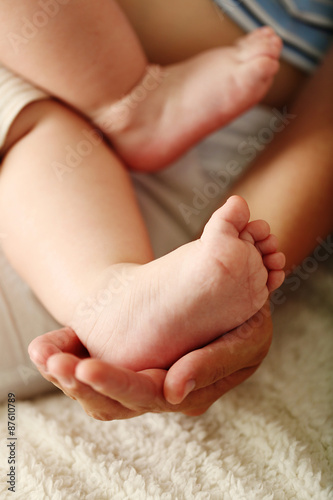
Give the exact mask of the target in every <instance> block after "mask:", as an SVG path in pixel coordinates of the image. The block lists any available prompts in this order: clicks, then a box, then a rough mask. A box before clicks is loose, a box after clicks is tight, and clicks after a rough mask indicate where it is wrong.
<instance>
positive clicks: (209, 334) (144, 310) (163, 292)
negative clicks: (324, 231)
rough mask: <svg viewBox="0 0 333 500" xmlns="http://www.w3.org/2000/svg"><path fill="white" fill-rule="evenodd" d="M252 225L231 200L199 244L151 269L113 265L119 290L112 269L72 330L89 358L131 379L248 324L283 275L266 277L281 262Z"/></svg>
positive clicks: (264, 232) (262, 230) (259, 227)
mask: <svg viewBox="0 0 333 500" xmlns="http://www.w3.org/2000/svg"><path fill="white" fill-rule="evenodd" d="M249 217H250V213H249V209H248V206H247V204H246V202H245V201H244V200H243V199H242V198H240V197H238V196H233V197H232V198H230V199H229V200H228V202H227V203H226V204H225V205H223V207H221V208H220V209H219V210H217V211H216V212H215V213H214V214H213V216H212V217H211V219H210V220H209V222H208V223H207V225H206V227H205V230H204V232H203V234H202V237H201V238H200V239H199V240H196V241H194V242H191V243H188V244H186V245H183V246H182V247H180V248H178V249H176V250H175V251H173V252H171V253H169V254H167V255H165V256H164V257H161V258H160V259H156V260H154V261H152V262H150V263H148V264H144V265H133V264H132V265H129V264H124V265H122V264H118V265H117V271H116V272H117V273H118V274H119V273H121V274H120V275H121V282H120V281H119V280H118V281H117V278H116V274H115V268H114V266H111V267H110V268H109V269H108V270H107V272H106V273H105V275H104V276H103V281H100V284H99V287H97V288H96V293H95V294H94V296H91V297H88V298H87V299H85V300H84V301H83V302H82V303H81V304H79V307H78V309H77V312H76V315H75V316H74V318H73V321H72V322H71V324H70V326H71V327H72V328H73V330H74V331H75V332H76V333H77V335H78V336H79V338H80V340H81V341H82V343H83V344H84V345H85V346H86V347H87V349H88V351H89V353H90V354H91V356H93V357H97V358H100V359H103V360H105V361H107V362H109V363H116V364H119V365H121V366H124V367H126V368H130V369H132V370H136V371H138V370H144V369H147V368H168V367H170V366H171V364H173V363H174V362H175V361H176V360H177V359H179V358H180V357H181V356H183V355H184V354H186V353H187V352H190V351H192V350H193V349H196V348H199V347H201V346H203V345H206V344H207V343H209V342H211V341H212V340H214V339H215V338H217V337H219V336H220V335H222V334H223V333H225V332H227V331H229V330H232V329H233V328H235V327H237V326H239V325H240V324H242V323H243V322H244V321H246V320H248V319H249V318H250V317H252V316H253V315H254V314H255V313H256V312H257V311H258V310H259V309H260V308H261V307H262V306H263V305H264V303H265V302H266V300H267V298H268V294H269V289H268V282H269V276H270V273H271V272H275V271H277V272H280V271H282V269H276V270H275V269H274V270H271V269H270V265H271V264H272V262H273V263H274V266H273V267H275V266H276V265H277V263H278V260H279V259H278V257H276V254H277V253H276V251H275V243H274V241H273V240H270V232H269V231H270V230H269V226H268V224H267V223H265V222H264V221H255V222H250V223H249ZM260 245H262V250H258V248H257V246H260ZM265 245H266V250H267V251H268V252H269V253H265V251H266V250H265ZM274 255H275V257H274ZM268 257H269V258H268ZM264 259H267V260H268V265H267V266H266V265H265V264H264ZM122 266H123V267H124V269H123V270H122ZM124 271H125V272H124Z"/></svg>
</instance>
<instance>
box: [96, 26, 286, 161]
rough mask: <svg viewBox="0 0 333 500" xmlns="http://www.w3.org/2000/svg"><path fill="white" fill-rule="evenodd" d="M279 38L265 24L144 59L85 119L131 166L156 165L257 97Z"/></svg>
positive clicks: (274, 62)
mask: <svg viewBox="0 0 333 500" xmlns="http://www.w3.org/2000/svg"><path fill="white" fill-rule="evenodd" d="M281 46H282V43H281V40H280V38H278V36H277V35H275V34H274V32H273V30H272V29H271V28H268V27H265V28H261V29H258V30H256V31H254V32H253V33H251V34H249V35H247V36H245V37H243V38H241V39H240V40H239V41H238V42H237V43H236V44H235V45H233V46H231V47H228V48H217V49H213V50H210V51H207V52H204V53H202V54H200V55H198V56H196V57H193V58H191V59H189V60H187V61H185V62H183V63H180V64H175V65H172V66H167V67H165V68H160V67H149V68H148V70H147V74H146V75H145V77H144V78H143V80H142V81H141V82H140V83H139V84H138V85H137V86H136V87H135V88H134V89H133V91H132V92H131V93H130V94H129V95H128V96H126V97H125V98H124V99H122V100H121V101H119V102H117V103H115V104H112V105H111V106H110V105H109V106H106V107H103V108H102V109H99V110H97V111H96V112H95V113H94V114H93V115H92V119H93V121H94V122H95V123H96V125H98V126H99V127H100V128H101V130H102V131H103V132H104V133H105V134H106V136H107V137H108V138H109V139H110V140H111V142H112V144H113V146H114V147H115V149H116V150H117V151H118V153H119V154H120V156H121V157H122V158H123V159H124V160H125V162H126V163H127V164H128V165H129V166H130V167H132V168H134V169H138V170H142V171H153V170H156V169H158V168H161V167H163V166H166V165H167V164H168V163H170V162H171V161H173V160H174V159H176V158H177V157H179V156H180V155H181V154H182V153H184V152H185V151H186V150H187V149H188V148H190V147H191V146H192V145H193V144H195V143H196V142H198V141H199V140H200V139H202V138H203V137H205V136H206V135H208V134H209V133H211V132H213V131H215V130H216V129H218V128H220V127H222V126H223V125H225V124H226V123H227V122H229V121H230V120H232V119H233V118H235V117H236V116H238V115H239V114H241V113H243V112H244V111H246V110H247V109H249V108H250V107H251V106H253V105H255V104H257V103H258V102H259V101H260V100H261V99H262V98H263V96H264V95H265V94H266V92H267V90H268V89H269V87H270V85H271V83H272V81H273V76H274V75H275V73H276V72H277V70H278V67H279V64H278V58H279V55H280V51H281Z"/></svg>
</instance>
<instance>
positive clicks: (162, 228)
mask: <svg viewBox="0 0 333 500" xmlns="http://www.w3.org/2000/svg"><path fill="white" fill-rule="evenodd" d="M5 74H6V71H3V68H0V86H1V82H4V81H5V77H4V75H5ZM1 78H2V79H1ZM8 81H9V80H8ZM12 81H13V82H14V88H13V89H12V91H11V90H10V88H9V87H8V92H7V99H8V101H9V97H12V100H13V102H12V103H9V102H7V100H5V99H2V96H3V94H2V93H1V92H0V95H1V99H0V131H1V134H0V137H2V139H3V138H4V137H5V135H6V129H7V130H8V127H9V126H10V123H11V121H12V120H13V119H14V118H15V116H16V115H17V113H18V112H19V111H20V110H21V109H22V108H23V107H24V105H25V104H27V103H28V102H31V101H33V100H36V99H40V98H43V97H45V94H43V93H41V92H40V91H39V90H36V89H33V88H32V87H31V86H30V85H29V84H27V83H25V82H22V81H19V79H18V78H17V77H14V76H13V75H12ZM20 89H21V90H22V94H21V93H20V92H19V90H20ZM0 90H1V89H0ZM11 92H12V93H11ZM34 96H35V97H34ZM24 103H25V104H24ZM15 110H16V111H15ZM15 113H16V114H15ZM2 117H4V118H5V120H4V123H3V124H1V120H2ZM286 121H287V118H285V117H284V116H283V114H281V115H279V114H278V112H277V111H276V110H275V111H274V110H273V111H272V110H268V109H267V108H263V107H257V108H255V109H253V110H252V111H250V112H248V113H247V114H246V115H244V116H243V117H241V118H240V119H238V120H236V121H234V122H233V123H232V124H231V125H230V126H228V127H226V128H224V129H223V130H221V131H219V132H217V133H215V134H213V135H212V136H210V137H209V138H208V139H206V140H205V141H203V142H202V143H201V144H199V145H198V146H197V147H195V148H193V149H192V150H191V151H190V152H189V153H188V154H186V155H185V156H184V157H182V158H181V159H180V160H179V161H177V162H175V163H174V164H173V165H172V166H171V167H170V168H168V169H167V170H165V171H163V172H161V173H158V174H151V175H145V174H134V175H133V182H134V185H135V189H136V193H137V197H138V200H139V203H140V206H141V209H142V213H143V216H144V219H145V221H146V224H147V226H148V230H149V233H150V237H151V240H152V245H153V248H154V251H155V255H156V257H159V256H161V255H163V254H165V253H167V252H169V251H171V250H173V249H174V248H176V247H178V246H180V245H182V244H184V243H187V242H188V241H190V240H192V239H193V238H195V237H196V236H197V235H198V234H199V233H200V232H201V231H202V228H203V226H204V224H205V223H206V221H207V220H208V219H209V217H210V215H211V214H212V212H213V211H214V210H215V209H216V208H217V207H218V206H219V205H220V204H221V203H222V202H223V200H224V199H225V198H226V196H227V192H228V189H229V188H230V187H231V185H232V183H233V182H234V181H235V180H236V179H237V178H238V177H239V176H240V175H241V173H242V172H243V171H244V169H245V168H246V166H247V165H248V164H249V162H250V161H251V160H254V159H255V157H256V156H257V154H258V151H259V149H263V147H264V146H265V145H266V144H268V143H269V142H270V141H271V140H272V138H273V136H274V134H275V133H278V129H279V130H282V128H283V126H285V123H284V122H286ZM278 125H279V126H278ZM0 175H1V174H0ZM0 238H5V235H0ZM58 326H59V325H58V324H57V322H56V321H55V320H54V319H53V318H52V317H51V316H50V315H49V314H48V313H47V311H46V310H45V309H44V308H43V306H42V305H41V304H40V303H39V301H38V300H37V299H36V297H35V296H34V294H33V293H32V292H31V290H30V289H29V287H28V286H27V285H26V284H25V283H23V281H22V280H21V279H20V278H19V276H18V275H17V274H16V272H15V271H14V270H13V269H12V268H11V266H10V265H9V263H8V262H7V260H6V258H5V257H4V255H3V253H2V251H1V248H0V339H1V347H2V349H1V351H0V400H3V399H5V398H6V396H7V393H8V392H14V393H16V396H17V397H31V396H33V395H36V394H40V393H41V392H43V391H45V390H50V389H52V387H53V386H52V384H49V383H48V382H46V381H45V380H44V379H43V378H42V377H41V376H40V375H39V373H38V372H37V370H36V369H35V368H34V366H33V365H32V364H31V362H30V360H29V357H28V354H27V346H28V345H29V343H30V342H31V340H32V339H33V338H35V337H36V336H38V335H41V334H43V333H45V332H47V331H50V330H53V329H55V328H57V327H58Z"/></svg>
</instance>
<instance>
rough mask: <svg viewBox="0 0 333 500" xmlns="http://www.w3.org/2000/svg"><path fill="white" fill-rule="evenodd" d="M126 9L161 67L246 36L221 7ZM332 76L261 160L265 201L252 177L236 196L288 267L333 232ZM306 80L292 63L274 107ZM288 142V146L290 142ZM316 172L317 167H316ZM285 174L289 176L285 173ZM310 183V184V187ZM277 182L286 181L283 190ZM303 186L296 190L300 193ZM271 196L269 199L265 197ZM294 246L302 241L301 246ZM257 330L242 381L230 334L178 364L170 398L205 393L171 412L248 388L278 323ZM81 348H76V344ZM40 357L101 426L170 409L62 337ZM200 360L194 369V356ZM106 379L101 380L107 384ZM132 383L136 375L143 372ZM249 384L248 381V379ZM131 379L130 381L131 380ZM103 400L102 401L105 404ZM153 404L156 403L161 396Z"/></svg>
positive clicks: (196, 0) (201, 406) (309, 90)
mask: <svg viewBox="0 0 333 500" xmlns="http://www.w3.org/2000/svg"><path fill="white" fill-rule="evenodd" d="M119 3H121V5H122V7H123V8H124V9H125V10H126V13H127V15H128V16H129V17H130V19H131V21H132V24H133V25H134V26H135V28H136V31H137V33H138V34H139V37H140V39H141V42H142V43H143V45H144V47H145V50H146V51H147V53H148V54H149V58H150V61H151V62H153V63H159V64H173V63H174V62H178V61H179V60H181V59H183V58H185V57H190V56H192V55H194V54H196V53H200V52H201V51H203V50H207V49H210V48H214V47H216V46H224V45H229V44H231V43H233V42H234V40H235V39H236V38H237V37H239V36H240V35H241V34H242V31H241V30H240V29H239V28H238V27H237V26H235V25H234V23H232V22H231V21H230V20H228V19H227V17H226V16H223V18H222V17H221V16H220V15H217V11H216V7H215V6H214V7H213V4H212V3H211V2H210V1H209V0H179V1H170V2H168V4H167V5H166V3H165V2H162V1H158V2H157V1H155V0H154V1H152V0H142V2H140V4H139V3H138V2H136V0H119ZM189 4H190V5H189ZM189 15H190V16H191V17H190V19H189ZM170 19H172V21H173V29H172V30H171V29H170ZM156 23H158V24H156ZM155 26H158V29H155ZM330 68H332V56H328V58H327V62H326V64H325V65H324V66H323V68H322V69H321V70H320V71H319V72H318V73H317V74H316V75H315V76H314V77H313V80H312V82H311V83H309V85H307V86H306V87H304V91H303V92H302V94H301V95H300V97H299V98H296V100H295V103H294V108H293V109H290V112H295V111H294V110H297V112H300V113H301V111H300V110H301V109H303V111H302V116H301V115H299V116H301V120H297V121H295V123H294V124H293V125H292V126H291V127H289V128H287V129H286V131H285V132H284V133H283V134H281V135H279V136H278V137H277V138H276V140H275V141H274V144H273V145H272V146H271V147H269V148H268V149H267V152H266V153H265V159H266V161H265V163H264V162H263V161H261V159H260V160H259V164H258V165H261V166H260V168H259V166H258V167H257V169H258V170H257V172H258V173H259V172H264V171H265V170H267V172H270V175H269V176H266V177H265V184H261V185H262V187H261V189H260V190H259V191H260V193H261V195H260V197H258V194H257V193H258V190H257V189H256V183H254V182H253V181H252V179H251V171H250V172H249V174H248V175H247V176H246V177H245V178H244V180H243V181H242V182H241V183H240V184H239V185H238V186H237V187H236V188H235V190H234V191H235V192H239V193H240V194H243V195H245V196H246V199H247V200H248V202H249V203H250V206H251V209H252V207H253V208H254V215H255V217H259V218H260V217H262V216H264V217H265V218H266V217H267V219H268V220H269V222H270V224H271V226H272V227H273V230H274V232H275V233H276V234H277V235H278V237H279V239H280V240H281V247H280V248H281V249H282V250H284V252H285V254H286V257H287V267H288V268H289V269H290V268H292V267H293V266H295V265H298V264H299V263H300V262H301V261H302V259H303V258H304V257H305V256H306V255H307V253H308V252H309V251H310V250H311V249H312V248H313V247H314V246H315V245H316V238H317V236H318V235H319V234H320V235H321V236H322V237H323V236H325V234H327V233H328V232H329V231H330V229H331V228H332V226H333V220H332V219H333V214H332V203H331V193H332V189H333V179H332V169H331V168H330V165H331V164H330V163H329V162H330V161H331V158H332V151H331V150H330V147H331V146H330V145H331V141H330V140H327V137H326V133H328V134H330V133H331V132H330V130H331V129H330V127H331V123H332V121H331V117H332V109H331V107H330V106H329V105H330V103H331V94H330V92H331V85H332V71H331V69H330ZM305 80H306V76H305V75H304V74H302V72H301V71H299V70H297V69H294V68H292V67H291V66H290V65H288V64H286V63H283V64H282V65H281V69H280V71H279V73H278V75H277V76H276V78H275V81H274V84H273V86H272V89H271V91H270V92H269V93H268V95H267V98H266V100H265V102H266V103H268V104H269V105H272V106H284V105H286V104H288V103H291V102H292V101H293V100H294V99H293V98H294V96H295V93H296V90H297V91H298V90H299V88H300V86H301V85H303V84H304V81H305ZM314 96H315V99H314ZM313 119H314V121H313ZM301 122H302V124H301ZM316 129H317V130H322V131H327V132H325V134H323V135H321V134H317V135H316V136H315V138H314V139H313V141H314V142H313V143H309V142H308V141H304V140H302V139H303V135H302V134H303V133H304V131H306V137H307V138H310V137H314V136H313V135H312V134H313V130H316ZM288 137H289V139H288ZM330 137H331V135H330ZM285 140H286V142H284V141H285ZM293 141H296V144H297V145H298V146H297V147H296V148H294V147H293ZM285 145H288V150H286V151H284V147H285ZM314 145H315V147H314ZM270 151H271V153H270ZM290 151H293V152H294V156H293V162H292V168H289V167H287V165H290V163H289V162H286V160H288V152H290ZM304 165H307V167H306V169H307V170H306V171H307V176H305V175H304V171H303V166H304ZM314 165H316V168H313V166H314ZM284 166H285V169H284V171H283V174H282V175H279V174H280V172H281V168H283V167H284ZM306 177H307V181H306V182H305V178H306ZM256 178H257V180H258V179H259V176H256ZM277 180H279V182H278V184H277ZM304 182H305V183H304ZM303 183H304V184H303ZM295 186H297V189H296V190H295ZM268 188H269V189H268ZM264 189H265V190H266V189H267V191H264ZM290 191H292V192H293V196H292V197H286V196H285V193H286V192H290ZM263 193H265V194H267V196H265V197H263V198H261V196H262V194H263ZM272 193H275V196H276V197H277V200H276V202H274V203H272V202H271V194H272ZM309 194H310V195H311V200H313V202H312V203H311V202H309ZM318 199H320V200H321V203H318V202H317V200H318ZM318 223H319V226H318ZM291 234H292V235H293V236H295V239H290V235H291ZM294 242H301V244H295V243H294ZM251 332H252V335H251ZM251 332H249V336H248V338H247V341H246V342H244V343H243V344H242V343H241V342H240V343H236V344H235V347H236V345H237V349H236V350H235V349H234V350H233V351H232V352H234V353H235V352H237V356H236V355H234V358H233V359H234V364H233V365H232V366H233V368H232V371H233V373H234V374H233V375H231V376H230V375H227V377H226V378H225V379H224V376H225V373H221V372H219V371H218V370H216V366H223V364H225V357H224V356H223V352H225V351H224V350H223V348H224V347H225V342H226V340H227V339H230V340H231V341H233V340H234V338H233V337H232V336H231V334H228V335H226V336H224V337H223V338H222V339H220V341H219V344H218V345H219V347H217V343H216V342H215V343H214V344H213V345H212V347H211V346H208V347H207V348H203V349H199V350H198V351H195V352H193V353H191V354H192V356H195V357H196V362H193V364H192V363H188V362H187V360H188V359H189V358H188V357H187V356H190V355H187V356H185V357H184V358H182V359H181V360H179V361H178V362H177V363H176V365H175V367H177V370H173V369H172V370H170V371H169V372H168V375H167V377H166V380H165V384H164V387H165V389H166V392H165V394H167V397H168V399H169V400H171V394H172V395H173V398H172V400H175V399H178V400H181V397H182V395H183V389H184V386H185V384H186V381H188V380H191V379H195V380H196V382H197V387H198V388H202V389H201V391H197V390H196V391H194V392H193V393H192V394H191V395H190V397H187V398H186V399H185V400H184V403H183V405H182V406H181V407H172V408H176V410H179V411H183V412H185V413H188V414H199V413H200V412H201V413H202V412H204V411H205V410H206V409H207V408H208V407H209V406H210V405H211V404H212V403H213V402H214V401H215V400H216V399H217V398H218V397H220V396H221V395H222V394H223V393H224V392H225V388H224V389H223V388H222V386H223V385H224V380H225V382H226V384H227V385H228V387H229V388H231V387H234V386H236V385H237V384H238V383H240V381H241V374H242V373H244V370H243V368H245V366H250V365H251V358H250V357H247V355H246V353H247V351H248V349H249V348H250V345H252V348H253V352H256V353H257V357H256V361H257V363H258V364H259V363H260V361H262V359H263V358H264V356H265V353H266V352H267V349H268V346H269V343H270V338H271V322H270V319H269V315H268V316H264V321H262V322H261V323H259V326H253V327H252V330H251ZM75 342H76V344H75V345H76V346H77V342H78V340H77V338H76V340H75ZM261 342H263V344H262V343H261ZM79 345H80V343H79ZM263 345H264V346H265V348H264V349H263V348H262V346H263ZM38 352H39V353H43V356H42V359H39V361H40V366H41V372H42V373H43V374H44V376H45V377H46V378H49V379H51V377H52V376H51V375H50V374H46V373H45V371H44V368H43V367H45V365H46V363H47V359H48V358H49V355H50V354H53V353H55V352H57V353H58V354H57V356H56V357H54V358H53V360H52V363H53V365H52V367H53V368H54V376H53V377H52V380H53V381H55V383H57V384H58V385H59V386H60V387H62V388H63V389H64V390H65V391H66V393H67V394H68V395H70V396H71V397H74V398H77V399H78V401H79V402H80V403H81V404H82V406H83V407H84V408H85V409H86V411H87V412H89V413H90V414H92V415H94V416H95V417H96V418H103V419H105V420H109V419H113V418H125V414H126V416H127V417H128V416H133V413H132V410H129V409H128V408H134V407H135V408H136V410H135V411H136V412H137V413H140V412H143V411H154V409H155V411H160V410H161V411H163V410H164V411H171V409H170V408H169V407H168V406H166V405H164V406H163V407H161V406H159V405H158V404H156V406H154V404H152V406H149V407H148V406H147V405H146V399H145V395H144V394H142V393H140V392H139V393H138V395H137V397H134V396H133V392H132V391H131V387H135V383H134V380H133V379H131V381H132V382H128V385H127V388H126V389H124V391H123V393H122V394H119V393H118V392H117V391H115V390H114V388H113V385H112V383H111V381H110V380H109V384H106V385H103V377H102V368H103V367H104V365H103V364H102V362H101V361H96V362H95V363H100V365H98V366H101V370H100V371H99V372H98V371H97V367H96V366H95V369H94V371H93V370H91V367H90V365H87V363H90V360H88V361H80V357H78V356H77V350H75V349H73V342H72V343H70V342H69V341H68V342H67V343H65V344H63V343H60V344H59V342H58V340H57V334H56V333H55V334H52V335H51V336H49V337H47V338H45V339H43V338H40V339H39V340H38V341H37V342H36V343H35V345H34V352H33V359H36V360H37V358H38V356H37V353H38ZM66 352H68V353H71V363H70V364H69V363H67V359H68V358H67V354H65V353H66ZM230 352H231V351H230ZM62 353H63V354H62ZM240 353H244V356H245V359H246V361H244V364H243V365H240V364H238V363H237V359H238V354H240ZM51 359H52V358H50V361H51ZM213 360H214V361H213ZM191 361H193V357H192V358H191ZM201 361H202V362H203V364H202V365H201ZM37 364H38V363H37ZM114 369H115V368H114ZM207 369H208V370H209V372H208V373H207ZM250 371H251V368H249V371H248V373H250ZM76 373H77V374H79V375H80V377H79V380H82V381H84V383H82V382H80V381H79V380H78V378H75V374H76ZM97 373H99V379H98V377H97ZM226 373H227V374H228V373H230V372H229V370H226ZM132 376H133V377H135V374H132ZM64 377H68V378H69V380H70V385H71V387H70V388H68V387H66V388H65V384H64V383H63V379H64ZM244 378H246V376H245V375H244ZM127 380H128V381H129V379H127ZM218 380H219V381H220V382H219V383H218V382H217V381H218ZM87 384H91V385H90V386H88V385H87ZM94 384H95V385H94ZM94 386H95V387H102V389H101V390H97V391H96V390H94V389H93V387H94ZM199 392H200V396H199V394H198V393H199ZM145 394H146V393H145ZM151 395H152V393H151ZM94 398H97V399H96V401H97V403H96V404H95V399H94ZM152 401H154V399H153V395H152ZM135 411H134V414H135Z"/></svg>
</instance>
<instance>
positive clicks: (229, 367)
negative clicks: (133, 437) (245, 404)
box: [29, 304, 272, 420]
mask: <svg viewBox="0 0 333 500" xmlns="http://www.w3.org/2000/svg"><path fill="white" fill-rule="evenodd" d="M271 339H272V322H271V316H270V311H269V305H268V304H266V306H264V307H263V308H262V309H261V310H260V311H259V312H258V313H257V314H256V315H255V316H254V317H253V318H251V319H250V320H249V321H248V322H247V323H245V324H244V325H242V326H240V327H239V328H236V329H235V330H232V331H231V332H229V333H227V334H224V335H223V336H222V337H220V338H218V339H217V340H215V341H214V342H212V343H210V344H208V345H207V346H205V347H203V348H201V349H197V350H195V351H192V352H190V353H188V354H186V355H185V356H183V357H182V358H180V359H179V360H178V361H177V362H176V363H174V365H172V366H171V367H170V369H169V370H161V369H150V370H144V371H141V372H133V371H131V370H128V369H125V368H122V367H119V366H115V365H111V364H109V363H106V362H105V361H101V360H98V359H93V358H90V357H89V353H88V352H87V350H86V349H85V348H84V346H83V345H82V343H81V342H80V340H79V339H78V337H77V336H76V334H75V332H74V331H73V330H72V329H71V328H62V329H60V330H56V331H53V332H49V333H46V334H44V335H41V336H40V337H37V338H36V339H34V340H33V341H32V343H31V344H30V346H29V354H30V357H31V360H32V361H33V362H34V363H35V365H36V366H37V368H38V370H39V371H40V373H41V374H42V375H43V377H44V378H45V379H46V380H49V381H50V382H52V383H53V384H54V385H56V386H57V387H59V388H60V389H61V390H62V391H63V392H64V393H65V394H66V395H68V396H69V397H70V398H72V399H76V400H77V401H78V402H79V403H80V404H81V406H82V407H83V409H84V410H85V411H86V413H87V414H88V415H90V416H91V417H93V418H95V419H98V420H118V419H126V418H132V417H135V416H139V415H142V414H143V413H147V412H154V413H161V412H182V413H184V414H186V415H190V416H197V415H201V414H202V413H204V412H205V411H206V410H207V409H208V408H209V407H210V406H211V405H212V404H213V403H214V402H215V401H216V400H217V399H219V398H220V397H221V396H223V395H224V394H225V393H226V392H228V391H229V390H230V389H232V388H234V387H236V386H237V385H239V384H240V383H241V382H243V381H244V380H246V379H247V378H248V377H249V376H250V375H252V374H253V373H254V372H255V371H256V369H257V368H258V367H259V365H260V364H261V362H262V361H263V359H264V358H265V356H266V354H267V352H268V349H269V346H270V344H271ZM189 390H190V393H188V391H189Z"/></svg>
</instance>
